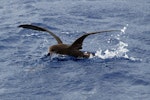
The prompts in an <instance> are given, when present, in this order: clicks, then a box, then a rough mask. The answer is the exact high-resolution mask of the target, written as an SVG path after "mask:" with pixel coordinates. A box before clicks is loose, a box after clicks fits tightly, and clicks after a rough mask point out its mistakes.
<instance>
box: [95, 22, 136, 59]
mask: <svg viewBox="0 0 150 100" xmlns="http://www.w3.org/2000/svg"><path fill="white" fill-rule="evenodd" d="M127 27H128V24H127V25H126V26H124V27H123V28H122V29H121V30H120V31H121V32H120V33H118V34H117V35H116V36H114V38H115V39H117V40H118V41H119V42H118V44H117V45H116V46H115V47H114V48H111V49H107V50H104V51H103V50H101V49H99V50H98V51H96V53H95V56H96V57H98V58H101V59H108V58H114V57H117V58H119V57H121V58H122V57H123V58H127V59H131V60H136V59H135V58H133V57H129V56H128V55H127V52H129V50H128V48H127V47H128V44H127V43H125V42H123V41H121V39H120V37H121V36H122V35H123V34H126V33H125V32H126V30H127ZM112 36H113V35H112ZM108 43H110V41H108Z"/></svg>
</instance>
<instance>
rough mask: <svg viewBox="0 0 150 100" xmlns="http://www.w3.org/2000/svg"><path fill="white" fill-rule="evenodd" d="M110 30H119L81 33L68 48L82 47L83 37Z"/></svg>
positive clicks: (77, 48)
mask: <svg viewBox="0 0 150 100" xmlns="http://www.w3.org/2000/svg"><path fill="white" fill-rule="evenodd" d="M112 31H120V30H106V31H99V32H90V33H86V34H84V35H82V36H81V37H79V38H78V39H77V40H75V41H74V42H73V44H72V45H71V46H70V49H75V50H79V49H82V43H83V41H84V39H85V38H86V37H87V36H89V35H92V34H97V33H104V32H112Z"/></svg>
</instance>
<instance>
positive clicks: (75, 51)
mask: <svg viewBox="0 0 150 100" xmlns="http://www.w3.org/2000/svg"><path fill="white" fill-rule="evenodd" d="M18 27H22V28H26V29H33V30H38V31H43V32H48V33H49V34H50V35H52V36H53V37H54V38H55V39H56V41H57V44H56V45H53V46H51V47H49V52H48V55H52V54H53V53H56V54H61V55H69V56H73V57H77V58H78V57H79V58H89V57H90V55H92V53H90V52H83V51H81V49H82V44H83V41H84V39H85V38H86V37H87V36H89V35H92V34H97V33H104V32H112V31H120V30H105V31H97V32H90V33H85V34H84V35H82V36H81V37H79V38H78V39H76V40H75V41H74V42H73V43H72V44H71V45H68V44H64V43H63V42H62V40H61V39H60V38H59V37H58V36H56V35H55V34H54V33H53V32H51V31H49V30H48V29H46V28H42V27H39V26H36V25H30V24H22V25H19V26H18Z"/></svg>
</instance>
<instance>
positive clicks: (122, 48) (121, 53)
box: [95, 41, 129, 59]
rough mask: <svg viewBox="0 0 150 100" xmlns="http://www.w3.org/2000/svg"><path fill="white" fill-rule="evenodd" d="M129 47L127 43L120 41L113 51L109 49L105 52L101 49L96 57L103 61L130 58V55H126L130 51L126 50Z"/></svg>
mask: <svg viewBox="0 0 150 100" xmlns="http://www.w3.org/2000/svg"><path fill="white" fill-rule="evenodd" d="M127 46H128V44H127V43H124V42H122V41H120V42H119V44H117V47H116V48H113V49H112V50H108V49H107V50H105V51H104V52H103V51H102V50H101V49H100V50H98V51H96V53H95V56H97V57H99V58H101V59H107V58H114V57H125V58H128V55H127V54H126V53H127V52H128V51H129V50H128V49H127V48H126V47H127Z"/></svg>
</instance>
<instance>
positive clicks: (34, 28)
mask: <svg viewBox="0 0 150 100" xmlns="http://www.w3.org/2000/svg"><path fill="white" fill-rule="evenodd" d="M18 27H22V28H27V29H33V30H38V31H44V32H48V33H49V34H51V35H52V36H53V37H54V38H55V39H56V41H57V42H58V44H61V43H62V41H61V39H60V38H59V37H58V36H56V35H55V34H54V33H53V32H51V31H49V30H47V29H45V28H42V27H39V26H35V25H29V24H23V25H19V26H18Z"/></svg>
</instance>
